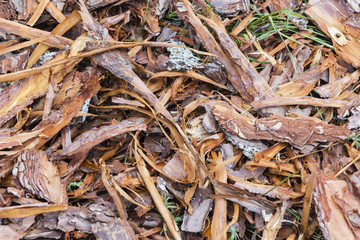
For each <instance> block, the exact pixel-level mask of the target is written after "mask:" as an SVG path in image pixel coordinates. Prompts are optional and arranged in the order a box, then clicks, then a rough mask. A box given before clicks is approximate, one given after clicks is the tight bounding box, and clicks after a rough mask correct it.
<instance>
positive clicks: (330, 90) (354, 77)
mask: <svg viewBox="0 0 360 240" xmlns="http://www.w3.org/2000/svg"><path fill="white" fill-rule="evenodd" d="M359 77H360V70H356V71H355V72H353V73H350V74H347V75H345V76H344V77H343V78H341V79H339V80H336V81H334V82H331V83H329V84H325V85H322V86H320V87H317V88H315V91H316V92H317V93H318V94H320V96H322V97H324V98H335V97H337V96H339V95H340V94H341V93H342V92H343V91H344V90H345V89H346V88H348V87H349V86H350V85H351V84H354V83H356V82H357V81H358V80H359Z"/></svg>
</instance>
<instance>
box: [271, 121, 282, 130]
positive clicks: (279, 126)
mask: <svg viewBox="0 0 360 240" xmlns="http://www.w3.org/2000/svg"><path fill="white" fill-rule="evenodd" d="M281 126H282V122H278V123H276V124H275V125H274V126H272V127H271V129H272V130H279V129H280V128H281Z"/></svg>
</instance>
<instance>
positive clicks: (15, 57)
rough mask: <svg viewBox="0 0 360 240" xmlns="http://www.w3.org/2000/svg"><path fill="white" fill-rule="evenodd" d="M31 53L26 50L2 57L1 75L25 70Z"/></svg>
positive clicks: (0, 63) (0, 61) (0, 62)
mask: <svg viewBox="0 0 360 240" xmlns="http://www.w3.org/2000/svg"><path fill="white" fill-rule="evenodd" d="M0 4H1V3H0ZM0 6H1V5H0ZM29 53H30V50H26V51H23V52H21V53H17V54H13V53H6V54H3V55H0V73H8V72H17V71H20V70H24V69H25V67H26V63H27V60H28V58H29Z"/></svg>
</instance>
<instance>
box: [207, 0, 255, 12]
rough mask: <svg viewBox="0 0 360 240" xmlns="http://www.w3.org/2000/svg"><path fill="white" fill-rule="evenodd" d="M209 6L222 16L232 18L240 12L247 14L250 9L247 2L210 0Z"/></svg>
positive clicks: (240, 0)
mask: <svg viewBox="0 0 360 240" xmlns="http://www.w3.org/2000/svg"><path fill="white" fill-rule="evenodd" d="M210 5H211V6H212V7H213V8H215V10H216V11H217V12H218V13H220V14H221V15H224V16H234V15H237V14H238V13H239V12H240V11H243V12H248V11H249V7H250V1H249V0H211V1H210Z"/></svg>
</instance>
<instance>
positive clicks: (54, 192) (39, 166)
mask: <svg viewBox="0 0 360 240" xmlns="http://www.w3.org/2000/svg"><path fill="white" fill-rule="evenodd" d="M30 169H31V171H30ZM13 175H14V176H15V178H16V179H17V180H19V182H20V184H21V186H22V187H23V188H25V189H26V190H27V191H29V192H30V193H32V194H34V195H36V196H37V197H39V198H42V199H46V200H47V201H49V202H53V203H56V204H62V203H67V195H66V187H65V186H64V184H62V183H61V180H60V175H59V171H58V169H57V167H56V166H55V165H54V163H52V162H50V161H49V159H48V158H47V156H46V154H45V153H44V152H43V151H40V150H25V151H23V152H22V153H21V155H20V156H19V157H18V160H17V162H16V164H15V166H14V170H13Z"/></svg>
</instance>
